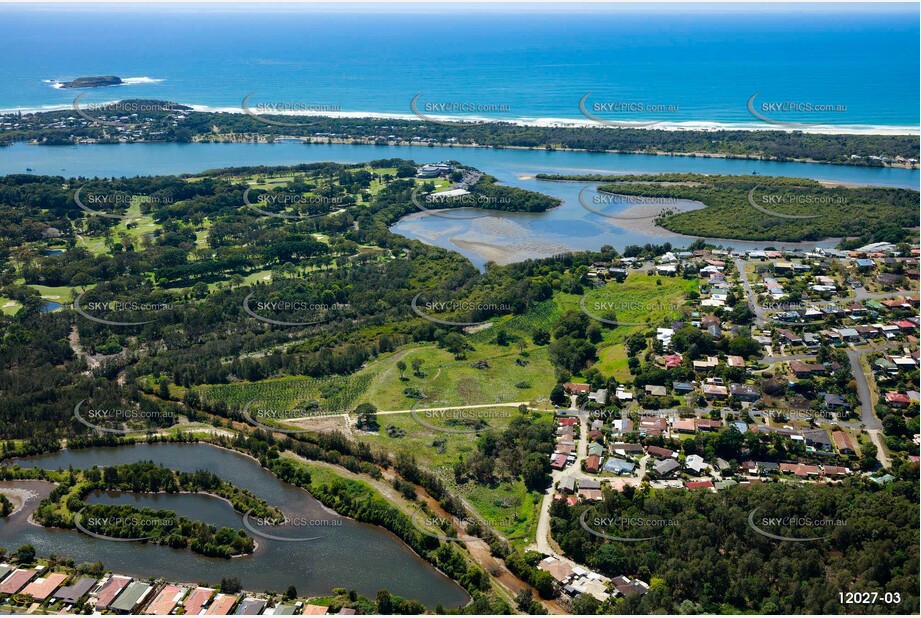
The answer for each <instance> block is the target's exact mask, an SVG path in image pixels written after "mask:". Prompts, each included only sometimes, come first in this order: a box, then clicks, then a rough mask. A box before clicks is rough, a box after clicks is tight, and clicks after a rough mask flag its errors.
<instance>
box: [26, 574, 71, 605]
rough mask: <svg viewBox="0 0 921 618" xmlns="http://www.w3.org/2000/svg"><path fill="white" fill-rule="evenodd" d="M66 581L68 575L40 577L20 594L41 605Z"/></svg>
mask: <svg viewBox="0 0 921 618" xmlns="http://www.w3.org/2000/svg"><path fill="white" fill-rule="evenodd" d="M65 581H67V575H66V574H64V573H50V574H49V575H48V576H46V577H40V578H38V579H36V580H33V581H32V582H31V583H30V584H29V585H28V586H26V587H25V588H23V589H22V591H21V592H20V593H19V594H21V595H23V596H30V597H32V600H33V601H36V602H38V603H41V602H43V601H45V599H47V598H48V597H50V596H51V594H52V593H53V592H54V591H55V590H57V589H58V588H59V587H60V586H61V584H63V583H64V582H65Z"/></svg>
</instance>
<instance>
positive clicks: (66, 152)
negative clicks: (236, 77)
mask: <svg viewBox="0 0 921 618" xmlns="http://www.w3.org/2000/svg"><path fill="white" fill-rule="evenodd" d="M395 157H399V158H404V159H413V160H415V161H417V162H420V163H421V162H431V161H442V160H452V159H453V160H457V161H460V162H461V163H464V164H467V165H472V166H474V167H476V168H478V169H480V170H482V171H484V172H486V173H488V174H491V175H493V176H495V177H496V178H498V179H499V180H500V181H501V182H503V183H505V184H507V185H510V186H515V187H520V188H522V189H529V190H532V191H539V192H542V193H546V194H548V195H552V196H554V197H557V198H559V199H561V200H563V204H562V205H561V206H560V207H558V208H555V209H553V210H551V211H548V212H545V213H507V212H491V213H489V212H487V213H485V214H487V215H488V216H485V217H477V218H467V219H465V218H445V217H439V216H433V215H426V214H424V213H413V214H411V215H409V216H407V217H405V218H403V219H402V220H401V221H399V222H397V223H396V224H395V225H393V226H392V227H391V230H392V231H393V232H395V233H397V234H400V235H402V236H406V237H407V238H414V239H417V240H420V241H422V242H425V243H428V244H432V245H437V246H440V247H444V248H446V249H451V250H453V251H458V252H459V253H461V254H462V255H464V256H466V257H467V258H468V259H470V260H471V262H473V263H474V264H475V265H476V266H477V267H479V268H482V267H483V266H484V265H485V263H486V261H487V260H494V261H496V262H499V263H508V262H514V261H519V260H523V259H527V258H529V257H534V258H539V257H546V256H549V255H554V254H557V253H561V252H564V251H574V250H589V249H594V250H597V249H599V248H600V247H601V246H602V245H611V246H612V247H614V248H615V249H618V250H622V249H623V248H624V247H625V246H627V245H644V244H646V243H653V244H662V243H665V242H670V243H672V245H674V246H683V245H687V244H689V243H690V242H692V241H693V240H694V237H689V236H682V235H680V234H673V233H671V232H668V231H667V230H664V229H662V228H656V227H655V226H653V225H652V224H651V219H630V220H625V219H623V218H617V217H616V216H615V217H606V216H602V215H599V214H596V213H593V212H590V211H589V210H586V209H585V208H584V207H583V206H582V205H580V203H579V199H578V196H579V193H580V191H582V189H583V188H585V186H586V185H584V184H582V183H563V182H549V181H541V180H537V179H536V178H535V176H536V175H537V174H539V173H548V174H593V173H598V174H641V173H666V172H694V173H703V174H739V175H748V174H753V173H757V174H759V175H762V176H787V177H801V178H813V179H815V180H824V181H832V182H842V183H854V184H867V185H876V186H885V187H903V188H913V189H918V187H919V183H921V172H919V170H906V169H897V168H876V167H854V166H843V165H827V164H818V163H792V162H777V161H757V160H745V159H724V158H718V157H684V156H672V155H641V154H613V153H592V152H570V151H548V150H525V149H494V148H465V147H453V148H452V147H444V146H433V147H429V146H372V145H353V144H301V143H291V142H285V143H276V144H153V143H151V144H118V145H115V144H112V145H81V146H30V145H27V144H22V143H20V144H14V145H12V146H9V147H6V148H0V174H10V173H22V172H24V171H25V169H26V168H27V167H28V168H31V169H32V170H33V171H34V173H36V174H51V175H57V174H60V175H63V176H65V177H74V176H84V177H94V176H139V175H152V174H182V173H193V172H201V171H204V170H207V169H215V168H222V167H233V166H246V165H295V164H298V163H316V162H322V161H337V162H342V163H360V162H366V161H371V160H374V159H389V158H395ZM593 187H594V185H589V188H588V189H586V191H585V193H584V195H583V197H584V199H586V200H592V199H594V198H595V196H596V193H595V191H594V188H593ZM680 206H681V207H690V206H691V204H689V203H683V204H681V205H680ZM452 212H453V211H452ZM605 212H606V213H607V212H608V211H607V210H605ZM480 213H483V211H480ZM610 214H612V215H618V214H620V212H619V210H618V207H617V206H611V207H610ZM456 216H458V217H463V216H464V214H463V213H460V214H458V215H456ZM711 242H713V243H714V244H721V245H723V246H724V247H732V248H734V249H740V250H744V249H761V248H764V247H767V246H775V247H779V246H784V247H788V248H794V247H807V248H812V247H833V246H835V245H836V244H837V242H838V241H837V240H835V239H831V240H825V241H821V242H809V243H801V244H797V243H783V244H779V243H771V242H752V241H735V240H727V239H711Z"/></svg>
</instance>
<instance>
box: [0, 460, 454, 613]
mask: <svg viewBox="0 0 921 618" xmlns="http://www.w3.org/2000/svg"><path fill="white" fill-rule="evenodd" d="M148 460H149V461H153V462H155V463H158V464H162V465H164V466H168V467H170V468H173V469H176V470H181V471H185V472H194V471H195V470H209V471H211V472H214V473H216V474H218V475H220V476H221V477H222V478H224V479H226V480H228V481H230V482H231V483H233V484H234V485H237V486H238V487H242V488H244V489H249V490H250V491H252V492H254V493H255V494H256V495H258V496H259V497H260V498H264V499H265V500H267V501H268V502H269V504H272V505H275V506H278V507H279V508H281V509H282V511H283V512H284V513H285V515H286V516H288V517H289V518H291V520H292V521H297V522H307V521H327V522H335V524H336V525H326V526H323V527H311V528H306V527H303V526H302V527H300V528H297V527H296V526H282V527H280V528H279V529H275V528H267V529H266V532H267V533H268V534H271V535H273V536H279V537H285V538H295V539H303V538H310V537H316V536H319V537H321V538H319V539H317V540H311V541H299V542H292V541H280V540H272V539H267V538H264V537H261V536H255V539H256V541H257V542H258V544H259V546H258V548H257V549H256V551H255V552H254V553H253V554H252V555H250V556H247V557H244V558H235V559H231V560H224V559H217V558H206V557H204V556H201V555H199V554H195V553H193V552H192V551H191V550H174V549H170V548H167V547H161V546H158V545H154V544H145V543H134V542H117V541H106V540H103V539H97V538H93V537H90V536H88V535H86V534H82V533H80V532H77V531H72V530H59V529H53V528H42V527H40V526H37V525H33V524H30V523H29V522H28V517H29V515H30V514H31V512H32V511H33V510H34V509H35V506H36V505H37V504H38V501H39V499H40V498H41V497H44V496H46V495H48V493H49V492H50V491H51V489H52V485H51V484H50V483H47V482H38V481H8V482H0V486H3V487H19V488H26V489H29V490H31V491H33V492H34V493H36V494H37V496H36V497H35V498H33V499H30V500H29V501H28V502H27V503H26V506H25V507H24V508H23V509H21V510H19V511H18V512H16V513H15V514H14V515H12V516H11V517H9V518H8V519H7V520H0V546H2V547H5V548H6V549H7V550H8V551H14V550H15V549H16V548H17V547H19V546H20V545H23V544H26V543H31V544H32V545H34V546H35V549H36V550H37V552H38V554H39V555H41V556H48V555H50V554H52V553H56V554H57V555H59V556H69V557H71V558H73V559H74V560H75V561H76V562H77V563H80V562H96V561H100V562H102V563H103V564H104V565H105V566H106V568H108V569H111V570H113V571H115V572H118V573H123V574H127V575H132V576H135V577H163V578H165V579H168V580H174V581H181V582H188V583H194V582H199V581H202V582H208V583H210V584H219V583H220V579H221V578H222V577H238V578H240V581H241V582H242V584H243V587H244V588H245V589H247V590H252V591H263V590H273V591H276V592H284V591H285V590H286V589H287V587H288V586H292V585H293V586H295V587H296V588H297V592H298V594H300V595H302V596H308V595H309V596H318V595H325V594H329V592H330V590H332V589H333V588H336V587H342V588H351V589H355V590H357V591H358V592H360V593H361V594H364V595H366V596H369V597H372V598H373V597H374V596H375V595H376V594H377V591H378V590H380V589H382V588H386V589H388V590H390V591H391V592H392V593H394V594H398V595H400V596H404V597H406V598H414V599H418V600H419V601H421V602H422V603H424V604H426V605H427V606H429V607H434V606H435V605H436V604H438V603H442V604H443V605H444V606H445V607H456V606H461V605H464V604H466V603H467V602H468V601H469V596H468V595H467V593H466V592H465V591H464V590H463V589H461V588H460V587H459V586H458V585H457V584H455V583H454V582H452V581H451V580H450V579H449V578H447V577H445V576H444V575H443V574H441V573H440V572H438V571H437V570H436V569H434V568H433V567H432V566H431V565H429V564H428V563H427V562H425V561H424V560H422V559H421V558H419V557H418V556H417V555H416V554H414V553H413V552H412V551H411V550H410V549H409V548H408V547H407V546H406V545H405V544H403V543H402V542H401V541H400V540H399V539H397V538H396V537H395V536H393V535H392V534H390V533H389V532H387V531H386V530H384V529H382V528H379V527H376V526H370V525H366V524H362V523H358V522H355V521H353V520H350V519H346V518H342V517H339V516H338V515H336V514H334V513H332V512H330V511H328V510H327V509H326V508H325V507H323V505H322V504H320V503H319V502H318V501H317V500H316V499H314V498H313V497H312V496H311V495H310V494H308V493H307V492H306V491H304V490H302V489H300V488H298V487H294V486H292V485H288V484H287V483H283V482H282V481H280V480H279V479H278V478H276V477H275V476H274V475H272V474H271V473H269V472H268V471H267V470H265V469H263V468H262V467H261V466H259V464H258V463H256V462H255V461H254V460H252V459H250V458H249V457H246V456H244V455H242V454H240V453H236V452H233V451H229V450H226V449H221V448H218V447H215V446H212V445H209V444H138V445H133V446H123V447H117V448H89V449H80V450H63V451H59V452H56V453H49V454H46V455H41V456H36V457H31V458H26V459H20V460H16V461H15V463H18V464H19V465H20V466H22V467H41V468H45V469H49V470H55V469H61V468H63V469H67V468H68V467H69V466H73V467H74V468H90V467H92V466H93V465H97V466H108V465H115V464H121V463H131V462H138V461H148ZM11 463H12V462H11ZM88 500H89V501H90V502H99V503H114V502H117V503H129V504H135V505H137V506H149V507H151V508H165V509H169V510H174V511H176V512H177V513H178V514H180V515H185V516H187V517H189V518H192V519H199V520H201V521H205V522H208V523H213V524H215V525H218V526H233V527H235V528H238V529H242V528H243V523H242V520H243V518H242V516H241V515H240V514H239V513H236V512H235V511H234V510H233V509H232V508H231V506H230V505H229V504H228V503H227V502H225V501H223V500H220V499H218V498H214V497H211V496H207V495H194V494H158V495H145V494H123V493H117V492H116V493H112V492H106V493H97V494H94V495H92V496H90V497H89V498H88ZM251 521H252V522H254V525H258V524H257V523H256V522H255V520H251Z"/></svg>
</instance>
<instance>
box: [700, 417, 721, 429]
mask: <svg viewBox="0 0 921 618" xmlns="http://www.w3.org/2000/svg"><path fill="white" fill-rule="evenodd" d="M722 426H723V423H721V422H720V421H714V420H713V419H709V418H699V419H697V431H717V430H719V429H720V427H722Z"/></svg>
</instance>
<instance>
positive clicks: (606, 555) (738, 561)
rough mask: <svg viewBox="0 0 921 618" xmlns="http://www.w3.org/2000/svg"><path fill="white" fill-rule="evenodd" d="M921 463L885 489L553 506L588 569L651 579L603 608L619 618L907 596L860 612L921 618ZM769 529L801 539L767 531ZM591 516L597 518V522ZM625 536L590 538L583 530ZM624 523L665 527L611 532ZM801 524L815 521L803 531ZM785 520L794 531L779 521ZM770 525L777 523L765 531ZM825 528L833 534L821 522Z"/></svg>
mask: <svg viewBox="0 0 921 618" xmlns="http://www.w3.org/2000/svg"><path fill="white" fill-rule="evenodd" d="M916 477H917V466H913V467H912V466H909V467H906V468H905V469H904V471H903V473H902V476H901V479H900V480H898V481H897V482H895V483H893V484H892V485H890V486H889V487H888V488H886V489H884V490H882V489H878V488H876V487H875V486H871V485H872V484H870V483H868V482H867V481H865V480H853V481H849V482H848V483H847V484H845V485H834V486H827V485H808V486H801V485H787V484H771V485H753V486H752V487H750V488H745V487H741V486H736V487H733V488H731V489H728V490H724V491H720V492H719V493H718V494H713V493H710V492H707V491H683V490H677V491H676V490H643V489H640V490H637V491H633V488H628V490H627V491H625V492H623V493H616V492H606V493H605V497H604V501H603V502H601V503H599V504H597V505H592V504H578V505H576V506H573V507H568V506H566V505H565V503H561V502H558V503H556V504H554V506H553V507H552V509H553V510H552V513H553V515H554V517H553V520H552V527H553V537H554V539H556V540H557V542H559V544H560V546H561V547H562V548H563V550H564V551H565V552H566V555H567V556H571V557H572V558H573V559H574V560H576V561H577V562H580V563H584V564H588V565H589V566H591V567H593V568H596V569H598V570H600V571H601V572H603V573H605V574H607V575H609V576H612V577H613V576H617V575H620V574H622V573H625V572H626V573H637V574H638V576H639V577H640V578H642V579H644V580H645V581H647V582H650V591H649V593H648V594H645V595H643V596H638V595H635V596H628V597H626V598H624V599H622V600H618V601H613V602H609V603H607V604H605V605H604V606H602V607H600V608H597V611H598V613H616V614H655V613H671V614H698V613H706V614H713V613H740V612H741V613H744V612H754V613H763V614H802V613H809V614H823V613H824V614H832V613H838V612H840V611H841V610H842V605H841V602H840V600H839V592H848V591H852V592H853V591H862V592H864V591H866V592H879V593H883V592H898V593H899V594H900V595H901V600H900V601H898V602H896V603H894V604H890V605H888V606H883V605H870V606H861V607H848V611H854V612H858V613H864V612H867V613H871V612H873V613H900V614H915V613H917V612H918V608H919V597H918V536H917V529H918V482H917V478H916ZM753 512H755V513H756V516H757V519H755V520H754V521H755V522H756V524H757V525H758V526H759V528H760V529H763V530H766V531H768V532H771V533H773V534H777V535H784V536H788V537H792V538H806V537H819V536H823V537H826V538H824V539H822V540H820V541H810V542H789V541H778V540H776V539H773V538H770V537H767V536H764V535H762V534H758V533H756V531H755V530H754V529H753V527H752V525H751V524H750V521H751V518H750V515H751V513H753ZM586 513H587V515H585V514H586ZM583 515H585V517H584V519H585V521H587V522H588V523H589V524H596V523H597V522H601V525H595V526H593V527H592V529H594V530H597V531H598V532H602V533H607V534H612V535H616V536H619V537H628V538H629V537H634V538H637V537H653V538H652V539H651V540H648V541H640V542H618V541H609V540H605V539H602V538H599V537H597V536H593V535H590V534H586V532H585V530H584V529H583V526H582V525H581V524H580V518H583ZM620 518H627V519H632V520H634V521H640V522H650V523H652V524H654V525H650V526H646V527H639V526H636V525H634V526H632V529H631V526H629V525H628V526H624V527H620V528H616V527H610V526H605V525H604V524H605V523H606V522H607V520H619V519H620ZM790 518H806V519H808V521H809V522H811V525H809V526H805V525H799V521H798V520H797V525H794V523H792V522H793V521H794V520H793V519H790ZM773 519H780V520H784V522H785V525H778V524H774V523H772V520H773ZM765 520H767V523H765ZM816 522H821V525H816Z"/></svg>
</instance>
